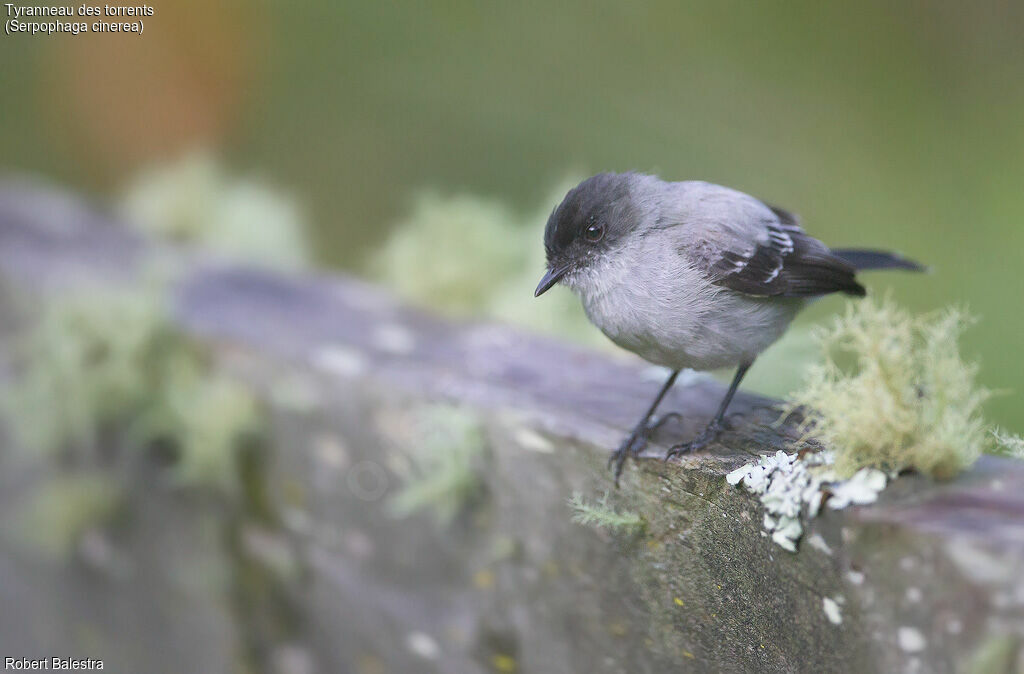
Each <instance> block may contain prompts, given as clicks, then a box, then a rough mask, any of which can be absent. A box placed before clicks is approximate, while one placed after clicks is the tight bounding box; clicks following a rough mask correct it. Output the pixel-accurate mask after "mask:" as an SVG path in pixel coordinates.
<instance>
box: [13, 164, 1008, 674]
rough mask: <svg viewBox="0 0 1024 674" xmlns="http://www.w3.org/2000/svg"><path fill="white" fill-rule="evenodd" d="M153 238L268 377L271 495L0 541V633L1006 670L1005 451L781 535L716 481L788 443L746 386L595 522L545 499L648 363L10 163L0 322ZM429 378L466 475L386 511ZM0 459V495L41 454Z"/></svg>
mask: <svg viewBox="0 0 1024 674" xmlns="http://www.w3.org/2000/svg"><path fill="white" fill-rule="evenodd" d="M154 255H158V256H160V257H162V258H163V259H164V260H174V261H175V262H176V264H179V265H180V269H181V275H180V277H179V278H180V280H179V281H177V282H175V284H174V285H173V291H172V292H173V298H174V307H175V316H176V321H177V322H178V324H179V325H180V326H181V328H182V329H183V330H185V331H187V332H188V333H189V334H191V335H193V336H195V337H196V338H198V339H201V340H203V341H204V342H206V343H208V344H209V345H210V346H211V347H212V348H213V349H214V351H215V353H216V354H217V355H218V362H219V363H220V365H221V366H222V367H224V368H226V369H228V370H230V371H232V372H234V373H236V374H237V375H238V376H240V377H242V378H244V379H245V380H247V381H249V382H251V384H252V386H253V387H254V388H255V390H257V391H259V392H261V394H262V395H263V397H264V398H265V399H266V400H267V401H268V405H269V409H270V418H271V420H272V424H271V426H272V428H273V435H274V438H273V442H272V443H271V446H272V449H271V451H270V453H269V457H268V460H267V462H266V464H265V465H263V467H262V468H261V476H262V477H261V480H262V481H263V482H265V484H266V493H267V496H266V497H265V498H263V497H260V498H258V499H256V501H253V500H251V499H250V500H249V501H247V502H246V503H247V505H246V506H245V507H246V508H250V509H251V508H255V510H257V511H258V512H240V513H239V512H233V513H227V514H225V513H222V512H220V511H215V512H214V514H213V515H212V517H213V518H214V521H218V522H219V521H221V520H220V519H218V518H222V517H226V518H229V519H230V518H233V520H232V521H234V522H235V523H236V525H237V526H235V528H234V529H232V531H233V532H235V534H237V535H233V536H227V537H224V540H227V541H228V542H227V543H225V542H224V540H221V541H218V540H217V538H216V537H214V538H213V539H211V537H210V535H209V521H210V520H209V517H205V518H204V514H203V507H204V506H203V504H202V503H196V501H195V499H190V498H186V497H183V496H182V495H180V494H177V493H175V492H173V491H168V490H161V489H152V488H141V489H140V491H139V494H138V495H137V497H136V500H137V501H138V510H139V512H138V515H137V516H136V519H135V521H134V522H133V523H132V524H131V525H130V526H127V527H124V528H123V529H122V531H121V533H119V534H118V536H116V537H114V538H113V539H112V542H111V541H108V542H107V545H108V546H109V547H110V548H111V549H112V551H109V552H108V553H107V554H106V556H103V555H101V556H100V557H101V558H102V559H103V560H107V561H106V562H97V564H99V565H100V566H103V565H104V564H107V563H110V564H113V565H114V566H115V567H117V565H116V564H114V563H113V562H109V560H110V559H113V560H115V561H116V560H121V561H122V562H124V564H122V566H125V565H126V566H127V567H129V568H131V569H134V571H133V572H132V573H128V574H116V573H115V574H95V573H89V572H87V571H83V569H82V568H81V566H82V565H81V564H80V563H78V564H62V563H52V564H49V565H42V566H41V565H38V564H35V563H30V562H28V561H26V559H25V558H24V556H23V555H22V553H20V552H19V550H18V548H17V546H16V545H14V544H12V543H11V542H10V541H9V540H7V539H6V538H4V537H0V601H2V602H3V604H4V606H5V607H6V610H5V611H3V612H0V651H2V652H3V653H4V654H15V653H16V654H19V655H21V654H22V653H24V654H25V655H26V656H32V655H33V653H37V652H38V653H40V654H51V653H54V652H55V651H60V650H61V648H60V647H61V646H64V645H65V644H76V645H75V646H74V647H70V646H69V647H68V648H67V649H65V650H68V651H71V652H72V653H69V654H75V655H76V656H80V657H86V656H89V657H105V658H106V659H107V662H108V665H107V666H108V668H111V667H113V670H114V671H143V670H145V671H224V670H225V669H226V668H228V667H229V663H231V662H234V661H236V660H237V658H238V657H239V656H238V654H239V652H243V651H245V652H248V653H249V654H250V655H253V654H254V657H253V658H251V659H250V662H251V663H259V662H269V663H272V664H271V665H270V666H268V668H269V669H271V670H274V668H276V671H284V672H296V673H298V672H303V671H325V672H326V671H353V672H383V671H395V672H426V671H437V672H485V671H520V672H544V673H547V672H568V671H581V672H582V671H587V672H590V671H594V672H663V671H706V672H718V671H786V672H789V671H808V672H826V671H835V672H872V671H885V672H898V671H919V672H952V671H1007V672H1013V671H1024V670H1022V669H1021V667H1022V666H1024V658H1022V656H1021V650H1022V647H1024V468H1022V466H1021V464H1020V463H1015V462H1010V461H1005V460H1000V459H995V458H986V459H984V460H982V461H981V462H979V464H978V466H977V468H976V469H975V470H973V471H972V472H971V473H970V474H968V475H965V476H963V477H962V478H960V479H958V480H956V481H955V482H953V483H950V484H945V485H935V484H932V483H930V482H928V481H926V480H924V479H922V478H920V477H915V476H907V477H903V478H901V479H899V480H898V481H897V482H896V483H895V484H894V485H892V486H891V487H890V488H889V490H887V492H886V494H885V497H884V499H883V503H881V504H878V505H874V506H871V507H865V508H860V509H853V510H850V511H846V512H842V513H835V512H829V513H826V514H825V515H824V516H823V517H820V518H819V519H817V520H816V521H815V522H814V523H813V524H812V525H811V527H810V529H809V531H808V536H805V540H804V544H803V545H802V547H801V550H800V552H799V553H798V554H796V555H793V554H790V553H787V552H785V551H783V550H781V549H780V548H778V547H777V546H775V545H774V544H772V543H771V542H770V541H769V540H768V539H766V538H764V537H762V536H761V535H760V533H759V532H760V522H761V511H760V509H759V507H758V504H757V502H756V500H753V499H751V498H750V497H749V496H748V495H747V494H745V493H744V492H742V491H740V490H738V489H735V488H730V487H728V486H727V485H726V484H725V482H724V479H723V475H724V474H725V472H727V471H728V470H729V469H731V468H732V467H734V466H736V465H738V464H739V463H741V462H745V461H746V460H748V459H749V457H750V456H751V455H752V454H757V453H759V452H765V451H774V450H775V449H777V448H779V447H782V446H784V445H785V442H786V437H785V433H786V429H781V430H777V429H775V428H774V426H773V422H774V421H775V419H776V418H777V416H778V415H777V412H775V411H773V410H772V409H771V408H770V401H766V400H764V399H760V398H757V397H754V396H749V395H740V396H738V398H737V400H736V402H735V403H734V406H733V409H732V411H733V415H732V417H731V420H732V425H733V430H731V431H730V432H728V433H726V434H725V435H724V436H723V438H722V441H721V443H720V444H719V445H718V446H716V447H715V448H714V450H713V451H711V452H708V453H706V454H703V455H700V456H694V457H686V458H684V459H682V460H680V461H678V462H675V461H674V462H672V463H669V464H665V463H663V462H661V461H657V460H648V461H643V462H642V463H641V465H640V466H639V468H633V467H630V468H629V469H628V470H627V472H626V474H625V475H624V478H623V489H622V490H621V492H620V493H619V494H617V495H616V498H617V499H618V502H621V503H623V504H625V505H627V506H629V507H631V508H633V509H635V510H637V511H639V512H640V513H641V514H642V515H643V516H644V518H645V519H646V521H647V522H648V525H647V528H646V530H645V532H644V533H643V534H640V535H635V536H628V535H623V534H602V533H599V532H595V531H593V530H590V529H588V528H584V527H581V526H579V525H576V524H574V523H572V522H571V521H570V515H571V512H570V510H569V509H568V508H567V506H566V499H567V497H568V496H569V495H570V494H571V493H572V492H573V491H574V490H578V491H581V492H583V493H584V494H589V495H595V494H601V493H603V492H604V491H605V490H609V489H611V482H610V476H609V474H608V473H607V471H606V470H605V469H604V461H605V459H606V457H607V452H608V449H609V448H610V447H612V446H614V445H615V444H616V442H617V441H618V440H619V439H620V437H621V436H622V434H623V433H624V432H625V430H626V429H627V428H628V426H629V424H630V423H631V422H633V421H634V420H635V418H636V417H637V416H638V415H639V413H640V412H641V411H642V409H643V408H644V407H645V405H646V404H647V402H648V399H649V398H650V396H651V395H652V394H653V392H654V391H655V390H656V388H657V386H658V382H656V381H654V380H652V379H651V378H650V376H648V375H647V374H646V373H645V368H644V367H643V366H642V365H641V364H638V363H637V362H635V361H631V360H625V359H622V360H614V359H612V358H610V357H608V356H607V355H604V354H597V353H593V352H589V351H586V350H583V349H579V348H574V347H570V346H567V345H564V344H560V343H557V342H554V341H552V340H549V339H545V338H541V337H536V336H531V335H527V334H523V333H521V332H518V331H516V330H514V329H510V328H507V327H503V326H498V325H489V324H476V323H466V324H455V323H452V322H448V321H445V320H441V319H438V318H436V317H433V316H431V315H429V314H426V313H423V312H419V311H415V310H412V309H409V308H408V307H405V306H403V305H402V304H400V303H399V302H397V301H396V300H394V299H393V298H392V297H391V296H389V295H387V294H386V293H384V292H382V291H380V290H379V289H377V288H374V287H371V286H368V285H366V284H364V283H361V282H358V281H355V280H352V279H346V278H342V277H338V276H313V275H309V276H288V275H283V274H280V273H275V272H270V271H266V270H260V269H253V268H246V267H245V266H242V265H237V264H231V263H227V262H223V261H218V260H216V259H213V258H210V257H208V256H205V255H202V254H200V253H197V252H194V251H187V250H172V249H170V248H167V247H161V246H157V245H155V244H151V243H149V242H146V241H143V240H142V239H140V238H139V237H138V236H137V235H134V234H131V233H130V232H129V231H128V230H126V229H125V228H123V227H121V226H118V225H117V224H116V223H113V222H111V219H110V218H108V217H106V216H104V215H102V214H100V213H97V212H96V211H94V210H91V209H90V208H89V207H87V206H86V205H84V204H82V203H80V202H78V201H76V200H75V199H72V198H70V197H68V196H66V195H63V194H61V193H59V192H57V191H54V190H51V189H48V188H42V187H35V186H31V185H29V184H26V183H16V182H8V183H6V184H3V185H2V186H0V297H2V298H3V301H2V304H0V321H3V325H5V329H4V331H3V332H4V333H5V334H6V335H7V337H8V338H9V336H10V332H11V329H10V327H9V326H10V324H11V323H10V321H11V320H12V317H13V316H22V317H23V316H24V315H25V311H24V309H25V306H26V304H32V303H34V302H35V301H36V300H38V301H42V302H45V301H46V299H47V298H48V297H52V296H53V295H54V294H55V293H61V292H65V291H67V290H68V289H71V288H76V287H80V286H82V285H83V284H92V283H97V282H100V283H112V284H130V283H136V282H138V279H139V275H140V274H141V273H142V270H143V269H144V268H145V267H146V266H147V264H149V263H148V262H147V260H151V259H152V257H153V256H154ZM529 291H530V289H529V288H526V289H524V292H529ZM26 298H34V299H33V300H32V302H26V301H25V299H26ZM6 342H7V340H5V341H4V342H3V343H6ZM3 343H0V350H2V349H3ZM721 393H722V388H721V386H720V385H719V384H717V383H714V382H711V381H709V380H706V379H701V380H698V381H695V382H692V383H689V385H685V386H683V385H681V386H677V390H676V391H674V392H673V393H672V394H671V396H670V397H669V398H668V399H667V400H666V403H665V406H664V408H665V409H673V410H679V411H682V412H683V413H684V414H685V418H686V421H685V423H683V424H682V425H681V426H679V425H676V426H671V427H666V429H665V433H664V435H663V436H661V437H660V438H659V439H660V440H662V441H663V442H669V441H672V440H676V439H681V438H685V437H687V436H688V435H689V434H692V433H693V432H694V430H695V429H696V428H697V427H698V426H699V425H700V424H702V423H703V422H704V421H706V419H707V418H708V417H709V416H710V414H711V413H712V411H713V410H714V408H715V406H716V405H717V402H718V400H719V398H720V396H721ZM437 402H447V403H454V404H458V405H461V406H465V407H467V408H468V409H471V410H473V411H474V413H475V414H478V415H479V418H480V420H481V423H482V424H483V426H484V428H485V429H486V440H487V443H486V444H487V451H486V453H485V454H484V455H483V457H484V458H483V459H482V461H483V463H482V466H481V467H480V470H479V477H480V480H481V482H482V486H483V496H482V497H481V498H478V499H476V500H475V501H473V502H472V503H471V504H470V506H469V507H468V508H467V509H466V511H465V512H463V513H462V514H461V515H460V517H458V518H457V519H456V520H455V521H454V522H452V523H451V524H449V525H448V526H440V525H436V524H434V523H433V520H432V519H431V518H430V517H429V515H428V514H426V513H424V514H421V515H414V516H412V517H410V518H407V519H398V518H395V517H394V516H393V515H391V514H390V513H389V511H388V509H387V507H386V505H387V500H388V497H389V496H390V495H391V494H393V493H394V492H395V490H396V489H398V487H399V484H398V478H397V477H396V475H397V474H398V473H400V472H401V471H400V470H398V469H399V468H400V466H401V465H402V463H403V461H405V460H406V457H407V456H408V454H409V453H410V452H412V451H413V450H414V445H415V443H416V438H415V437H413V436H411V435H410V433H409V431H408V429H409V428H410V423H409V420H410V418H411V415H413V414H414V413H415V411H416V410H417V409H420V408H421V407H423V406H424V405H427V404H432V403H437ZM10 442H11V441H10V440H6V441H5V442H4V446H7V447H9V445H10ZM653 449H654V450H655V451H662V450H663V447H655V448H653ZM8 454H9V452H7V451H4V452H3V453H2V455H0V461H2V464H0V465H5V466H7V467H8V468H7V469H4V470H3V478H2V482H3V486H5V487H6V488H5V489H4V491H3V492H0V507H4V508H5V509H6V508H7V507H8V506H12V505H14V504H15V503H16V501H17V499H18V498H20V497H22V496H23V495H24V494H25V493H26V491H27V490H30V489H31V485H32V483H33V482H32V481H33V479H35V477H38V476H37V475H36V476H35V477H34V474H33V473H32V472H28V473H25V472H24V471H22V472H18V469H17V466H16V465H14V464H12V459H10V458H9V456H8ZM12 465H14V468H11V466H12ZM254 504H255V505H254ZM220 507H221V506H210V508H220ZM203 522H206V524H205V525H204V524H203ZM239 532H240V533H239ZM809 536H814V537H815V540H818V539H819V538H820V541H821V542H823V543H824V544H825V545H818V546H812V545H808V543H807V539H808V537H809ZM231 541H234V542H233V543H232V542H231ZM238 541H241V543H238ZM182 546H186V549H188V550H189V552H190V554H188V555H183V554H182ZM154 551H159V554H156V553H155V552H154ZM197 565H198V566H200V567H202V566H204V565H205V566H207V567H210V566H213V567H216V568H218V569H221V570H223V571H224V573H223V574H222V576H227V575H230V574H231V573H238V574H243V575H245V576H246V577H248V576H250V575H252V571H253V569H254V568H256V569H262V570H263V572H264V573H263V575H262V576H261V575H259V574H257V577H259V578H263V579H264V580H263V581H261V583H262V584H261V585H259V587H257V588H255V589H254V588H253V586H250V585H246V584H245V583H244V582H242V581H239V580H238V579H234V580H222V581H221V584H220V585H217V586H216V587H214V588H209V587H206V586H204V585H203V584H202V583H198V582H189V581H188V580H187V579H185V578H183V575H184V576H188V575H189V573H191V572H190V571H189V569H190V568H191V567H195V566H197ZM117 568H120V567H117ZM266 586H269V587H266ZM253 593H255V594H256V595H258V596H257V597H255V598H254V597H252V596H250V595H251V594H253ZM261 597H262V599H261ZM826 597H828V598H834V599H835V600H837V601H838V602H839V603H840V606H841V613H842V618H843V621H842V624H840V625H834V624H832V623H831V622H829V620H828V619H827V618H826V615H825V612H824V611H823V608H822V607H823V599H824V598H826ZM15 607H16V610H13V609H15ZM199 626H202V627H199ZM83 630H84V631H85V632H87V633H88V634H89V635H91V636H90V637H88V638H84V637H82V636H81V635H82V634H83ZM161 630H162V631H161ZM90 644H91V646H90ZM90 647H91V648H93V649H94V650H95V651H96V652H92V651H89V648H90ZM37 657H42V655H39V656H37ZM115 663H119V664H122V665H124V669H122V668H121V667H119V666H117V665H116V664H115Z"/></svg>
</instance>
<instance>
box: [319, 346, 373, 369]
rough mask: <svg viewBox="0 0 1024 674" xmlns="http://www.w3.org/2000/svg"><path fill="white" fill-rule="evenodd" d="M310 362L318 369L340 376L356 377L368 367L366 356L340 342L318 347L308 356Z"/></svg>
mask: <svg viewBox="0 0 1024 674" xmlns="http://www.w3.org/2000/svg"><path fill="white" fill-rule="evenodd" d="M310 364H311V365H312V366H313V367H315V368H316V369H318V370H322V371H324V372H327V373H329V374H334V375H339V376H342V377H358V376H360V375H362V374H363V373H365V372H366V371H367V370H368V369H369V368H370V362H369V361H368V360H367V358H366V356H364V355H363V354H361V353H359V352H358V351H356V350H355V349H352V348H350V347H347V346H342V345H340V344H328V345H325V346H322V347H320V348H319V349H317V350H316V351H314V352H313V354H312V356H310Z"/></svg>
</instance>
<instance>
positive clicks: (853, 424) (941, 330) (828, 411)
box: [789, 298, 992, 479]
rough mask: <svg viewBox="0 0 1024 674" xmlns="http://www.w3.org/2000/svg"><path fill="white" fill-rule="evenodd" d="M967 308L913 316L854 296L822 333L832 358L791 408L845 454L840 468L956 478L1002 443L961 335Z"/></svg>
mask: <svg viewBox="0 0 1024 674" xmlns="http://www.w3.org/2000/svg"><path fill="white" fill-rule="evenodd" d="M969 323H971V319H970V318H969V317H968V316H967V315H966V314H965V313H964V312H963V311H960V310H957V309H952V308H951V309H946V310H943V311H941V312H937V313H933V314H930V315H925V316H912V315H911V314H910V313H909V312H908V311H906V310H904V309H901V308H899V307H898V306H896V304H895V302H893V301H892V299H891V298H885V299H882V300H879V301H876V300H872V299H865V300H860V301H857V302H850V303H848V304H847V308H846V311H845V313H844V314H843V315H842V316H840V317H838V318H836V319H834V320H833V322H832V324H831V326H829V327H828V328H827V329H822V330H819V331H818V333H817V337H818V339H819V341H820V344H821V347H822V350H823V352H824V355H825V362H824V363H822V364H820V365H816V366H813V367H811V368H810V369H809V370H808V376H807V379H806V381H805V383H804V386H803V387H802V388H801V389H799V390H798V391H795V392H794V393H793V394H792V395H791V396H790V399H789V404H790V409H789V411H792V410H793V409H795V408H797V407H802V408H804V409H805V410H806V411H807V419H806V421H805V427H806V428H807V430H808V431H809V432H811V433H813V434H814V435H815V437H817V438H818V439H820V440H821V441H822V443H823V444H825V446H827V447H830V448H831V449H832V450H833V451H834V453H835V461H836V462H835V465H836V471H837V472H838V473H839V474H840V475H842V476H844V477H849V476H851V475H853V474H854V473H855V472H857V471H858V470H859V469H861V468H865V467H871V468H880V469H883V470H886V471H899V470H903V469H906V468H913V469H916V470H919V471H921V472H923V473H927V474H929V475H931V476H933V477H936V478H939V479H948V478H951V477H953V476H954V475H956V474H957V473H958V472H960V471H961V470H963V469H965V468H967V467H969V466H970V465H971V464H973V463H974V461H975V460H977V458H978V457H979V456H980V455H981V453H982V452H984V451H985V450H987V449H991V448H992V438H991V431H990V430H989V428H988V427H987V425H986V423H985V420H984V418H983V417H982V414H981V405H982V403H983V402H984V401H985V400H986V399H987V398H988V397H989V395H990V393H989V391H988V390H986V389H985V388H983V387H980V386H978V385H977V383H976V381H975V379H976V374H977V369H978V368H977V366H976V365H974V364H971V363H967V362H965V361H964V360H963V358H962V357H961V355H960V350H959V338H960V335H961V333H962V332H963V330H964V329H965V328H966V326H967V325H968V324H969Z"/></svg>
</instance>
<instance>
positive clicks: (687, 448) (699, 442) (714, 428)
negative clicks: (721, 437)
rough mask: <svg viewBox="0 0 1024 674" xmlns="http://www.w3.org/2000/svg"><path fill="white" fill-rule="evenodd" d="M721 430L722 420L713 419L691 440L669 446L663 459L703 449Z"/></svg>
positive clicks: (666, 459)
mask: <svg viewBox="0 0 1024 674" xmlns="http://www.w3.org/2000/svg"><path fill="white" fill-rule="evenodd" d="M721 432H722V422H721V421H714V422H712V423H710V424H708V425H707V427H706V428H705V429H704V430H703V431H701V433H700V435H698V436H697V437H696V438H694V439H693V440H690V441H689V442H684V443H681V444H678V445H674V446H672V447H671V448H669V450H668V452H667V453H666V454H665V461H668V460H669V459H671V458H672V457H673V456H679V455H681V454H689V453H690V452H699V451H700V450H702V449H704V448H705V447H707V446H708V445H710V444H711V443H712V442H714V441H715V440H716V439H717V438H718V434H719V433H721Z"/></svg>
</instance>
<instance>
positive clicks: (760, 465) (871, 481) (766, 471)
mask: <svg viewBox="0 0 1024 674" xmlns="http://www.w3.org/2000/svg"><path fill="white" fill-rule="evenodd" d="M833 461H834V459H833V457H832V455H831V454H830V453H829V452H817V453H813V454H807V455H806V456H804V457H803V458H799V457H798V455H797V454H795V453H794V454H787V453H786V452H784V451H782V450H779V451H778V452H776V453H775V454H772V455H768V456H763V457H761V458H760V460H758V461H757V462H756V463H748V464H746V465H744V466H741V467H739V468H737V469H736V470H734V471H732V472H731V473H729V474H728V475H727V476H726V478H725V479H726V482H728V483H729V484H731V485H739V484H741V483H742V485H743V486H744V488H746V490H747V491H749V492H751V493H753V494H757V495H758V496H759V497H760V500H761V504H762V505H763V506H764V509H765V515H764V520H763V526H764V530H765V531H766V532H767V533H768V534H770V535H771V538H772V541H774V542H775V543H777V544H778V545H779V546H781V547H783V548H785V549H786V550H789V551H790V552H796V543H797V541H798V540H800V537H801V536H802V535H803V523H802V521H801V517H802V516H804V515H806V517H807V518H812V517H815V516H817V514H818V512H819V511H820V509H821V505H822V503H823V502H825V498H826V495H828V496H829V498H828V501H827V503H828V507H829V508H831V509H833V510H838V509H841V508H845V507H846V506H848V505H851V504H857V505H863V504H865V503H871V502H873V501H874V500H876V499H877V498H878V493H879V492H880V491H881V490H882V489H883V488H885V483H886V476H885V473H883V472H881V471H879V470H874V469H870V468H865V469H862V470H860V471H858V472H857V473H855V474H854V476H853V477H852V478H850V479H849V480H841V479H839V477H838V476H837V475H836V473H835V471H834V470H832V464H833ZM821 543H822V544H824V543H825V541H824V539H822V540H821ZM819 549H820V548H819ZM825 550H829V547H828V545H827V544H825V545H824V550H823V551H825Z"/></svg>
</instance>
